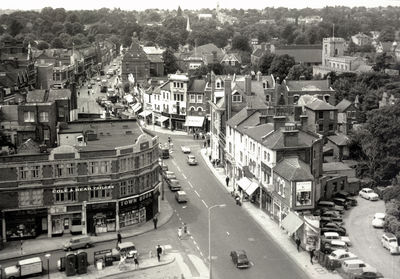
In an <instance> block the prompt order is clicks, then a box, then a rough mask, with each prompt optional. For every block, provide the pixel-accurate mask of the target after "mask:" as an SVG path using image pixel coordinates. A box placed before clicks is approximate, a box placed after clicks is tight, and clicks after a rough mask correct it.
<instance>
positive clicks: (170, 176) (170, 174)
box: [164, 171, 176, 182]
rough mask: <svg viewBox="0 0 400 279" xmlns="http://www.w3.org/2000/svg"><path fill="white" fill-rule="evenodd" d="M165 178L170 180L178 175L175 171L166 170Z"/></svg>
mask: <svg viewBox="0 0 400 279" xmlns="http://www.w3.org/2000/svg"><path fill="white" fill-rule="evenodd" d="M164 178H165V180H166V181H167V182H168V181H169V180H171V179H176V175H175V173H174V172H173V171H165V172H164Z"/></svg>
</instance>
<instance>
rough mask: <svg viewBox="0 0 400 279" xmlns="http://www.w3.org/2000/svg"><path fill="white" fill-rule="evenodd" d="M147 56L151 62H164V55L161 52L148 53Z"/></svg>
mask: <svg viewBox="0 0 400 279" xmlns="http://www.w3.org/2000/svg"><path fill="white" fill-rule="evenodd" d="M147 58H148V59H149V60H150V62H151V63H164V60H163V57H162V55H159V54H148V55H147Z"/></svg>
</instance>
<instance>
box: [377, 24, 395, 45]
mask: <svg viewBox="0 0 400 279" xmlns="http://www.w3.org/2000/svg"><path fill="white" fill-rule="evenodd" d="M394 38H395V30H394V29H393V28H392V27H387V28H385V29H383V30H382V31H381V33H380V34H379V41H381V42H393V41H394Z"/></svg>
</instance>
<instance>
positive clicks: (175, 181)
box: [170, 179, 179, 183]
mask: <svg viewBox="0 0 400 279" xmlns="http://www.w3.org/2000/svg"><path fill="white" fill-rule="evenodd" d="M170 182H174V183H179V180H178V179H171V180H170Z"/></svg>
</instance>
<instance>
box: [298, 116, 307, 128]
mask: <svg viewBox="0 0 400 279" xmlns="http://www.w3.org/2000/svg"><path fill="white" fill-rule="evenodd" d="M307 122H308V116H307V115H300V123H301V129H302V130H303V131H304V132H307V131H308V127H307V124H308V123H307Z"/></svg>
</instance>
